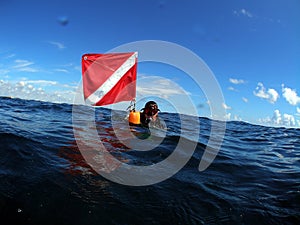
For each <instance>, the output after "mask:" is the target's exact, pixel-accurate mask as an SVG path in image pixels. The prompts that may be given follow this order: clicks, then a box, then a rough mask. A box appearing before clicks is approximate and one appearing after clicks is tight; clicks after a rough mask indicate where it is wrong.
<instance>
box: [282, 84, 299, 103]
mask: <svg viewBox="0 0 300 225" xmlns="http://www.w3.org/2000/svg"><path fill="white" fill-rule="evenodd" d="M282 96H283V97H284V98H285V100H286V101H287V102H288V103H289V104H291V105H297V104H299V103H300V97H299V96H298V95H297V92H296V91H295V90H292V89H291V88H288V87H284V85H282Z"/></svg>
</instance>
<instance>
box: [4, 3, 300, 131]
mask: <svg viewBox="0 0 300 225" xmlns="http://www.w3.org/2000/svg"><path fill="white" fill-rule="evenodd" d="M0 10H1V14H0V18H1V20H0V27H1V35H0V95H5V96H12V97H22V98H30V99H38V100H47V101H54V102H69V103H72V100H73V95H74V91H75V88H76V87H77V85H78V83H79V82H80V79H81V64H80V63H81V61H80V60H81V56H82V55H83V54H85V53H104V52H107V51H109V50H111V49H113V48H115V47H117V46H119V45H122V44H126V43H129V42H134V41H141V40H162V41H168V42H173V43H176V44H178V45H181V46H183V47H185V48H187V49H189V50H191V51H192V52H194V53H195V54H197V55H198V56H199V57H201V58H202V60H203V61H204V62H205V63H206V64H207V65H208V67H209V68H210V69H211V70H212V72H213V73H214V75H215V77H216V80H217V81H218V83H219V85H220V87H221V90H222V93H223V96H224V100H225V101H224V104H223V107H224V108H225V109H226V113H227V115H226V118H224V119H228V120H243V121H247V122H250V123H254V124H263V125H271V126H292V127H300V76H299V75H300V63H299V59H300V45H299V40H300V14H299V11H300V2H299V1H296V0H294V1H293V0H288V1H283V0H282V1H281V0H278V1H271V0H268V1H242V0H240V1H238V0H236V1H233V0H229V1H215V0H212V1H201V0H186V1H182V0H159V1H155V0H127V1H122V0H118V1H117V0H110V1H96V0H86V1H77V0H74V1H63V0H60V1H57V0H53V1H33V0H28V1H21V0H19V1H18V0H12V1H1V2H0ZM147 77H148V78H149V77H151V78H152V83H151V85H152V87H155V88H154V90H155V91H154V94H153V95H154V97H155V95H157V96H158V98H166V99H169V104H165V105H164V104H163V105H161V106H160V108H161V109H162V110H163V111H170V110H173V109H174V108H172V107H171V106H170V105H172V101H176V99H177V100H178V99H180V98H178V96H179V95H180V94H183V93H188V95H189V97H190V98H191V99H192V100H193V102H194V105H195V106H196V107H197V110H198V115H199V116H205V117H211V112H210V109H209V104H210V103H209V100H208V99H206V98H205V95H204V94H205V93H202V90H201V89H200V88H199V87H198V86H197V85H196V84H195V83H194V82H193V80H191V79H190V78H189V77H188V75H186V74H184V73H183V72H182V71H178V70H176V68H171V67H170V66H167V65H160V64H157V63H156V64H155V63H141V65H139V66H138V79H139V81H138V85H139V86H138V88H139V91H140V92H139V93H138V97H139V94H141V95H140V96H141V97H142V98H141V99H144V97H145V96H143V95H142V93H143V90H145V88H146V87H149V82H148V81H147V82H143V78H146V79H147ZM162 78H165V80H164V81H162V80H161V79H162ZM168 81H169V82H170V83H172V82H175V83H176V84H177V85H178V86H179V87H180V88H182V89H183V90H184V91H182V92H181V90H179V89H178V88H174V85H172V84H171V85H169V84H168V83H167V82H168ZM147 85H148V86H147ZM172 86H173V88H172ZM175 89H176V90H178V92H176V93H174V90H175ZM172 90H173V92H172ZM151 97H152V96H151ZM174 104H175V103H174ZM177 104H178V103H177ZM180 104H181V105H182V107H185V105H184V102H180ZM186 110H187V113H188V109H186Z"/></svg>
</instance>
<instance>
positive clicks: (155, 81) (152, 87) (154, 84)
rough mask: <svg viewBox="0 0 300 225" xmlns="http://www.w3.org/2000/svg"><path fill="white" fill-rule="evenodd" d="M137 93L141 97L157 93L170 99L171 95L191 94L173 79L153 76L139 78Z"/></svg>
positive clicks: (156, 94)
mask: <svg viewBox="0 0 300 225" xmlns="http://www.w3.org/2000/svg"><path fill="white" fill-rule="evenodd" d="M137 95H140V96H141V97H143V96H151V95H155V96H158V97H161V98H165V99H168V98H170V96H174V95H189V93H188V92H186V91H184V90H183V89H182V88H180V87H179V86H178V85H176V83H174V82H173V81H171V80H167V79H165V78H161V77H155V76H151V77H147V78H146V77H145V78H144V79H143V78H142V79H140V80H138V85H137Z"/></svg>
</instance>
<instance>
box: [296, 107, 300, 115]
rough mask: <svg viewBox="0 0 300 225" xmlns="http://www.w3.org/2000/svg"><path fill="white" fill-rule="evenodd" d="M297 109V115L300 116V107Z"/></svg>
mask: <svg viewBox="0 0 300 225" xmlns="http://www.w3.org/2000/svg"><path fill="white" fill-rule="evenodd" d="M296 110H297V113H296V115H297V116H300V108H298V107H297V108H296Z"/></svg>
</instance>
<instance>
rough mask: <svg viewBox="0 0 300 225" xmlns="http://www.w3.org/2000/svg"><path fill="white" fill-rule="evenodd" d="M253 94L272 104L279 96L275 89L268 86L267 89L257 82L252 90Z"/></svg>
mask: <svg viewBox="0 0 300 225" xmlns="http://www.w3.org/2000/svg"><path fill="white" fill-rule="evenodd" d="M253 94H254V95H255V96H257V97H259V98H263V99H266V100H268V101H269V102H270V103H272V104H273V103H275V102H276V101H277V99H278V98H279V94H278V93H277V91H276V90H275V89H272V88H269V89H268V90H266V88H265V87H264V85H263V84H262V83H258V84H257V87H256V89H255V91H253Z"/></svg>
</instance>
